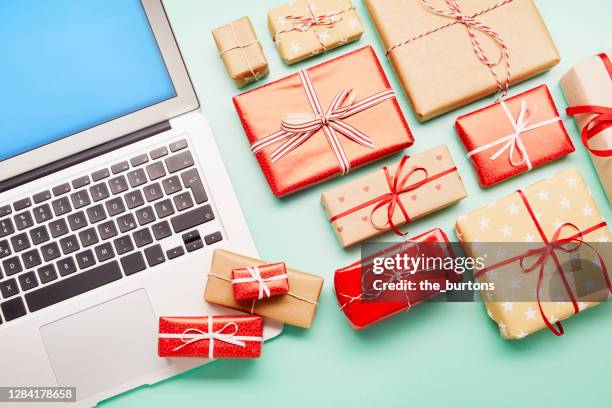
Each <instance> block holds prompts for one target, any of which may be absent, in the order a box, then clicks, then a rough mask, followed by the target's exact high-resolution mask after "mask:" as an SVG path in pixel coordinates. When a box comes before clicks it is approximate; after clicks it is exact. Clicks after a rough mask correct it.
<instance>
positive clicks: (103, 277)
mask: <svg viewBox="0 0 612 408" xmlns="http://www.w3.org/2000/svg"><path fill="white" fill-rule="evenodd" d="M121 277H122V275H121V270H120V269H119V263H118V262H117V261H113V262H109V263H107V264H104V265H100V266H97V267H95V268H93V269H90V270H88V271H85V272H82V273H79V274H77V275H74V276H72V277H70V278H67V279H62V280H60V281H58V282H56V283H53V284H51V285H46V286H43V287H41V288H39V289H36V290H33V291H31V292H28V293H27V294H26V295H25V300H26V303H27V304H28V308H29V309H30V312H35V311H37V310H40V309H43V308H45V307H48V306H51V305H53V304H55V303H58V302H61V301H63V300H66V299H69V298H71V297H74V296H77V295H80V294H81V293H85V292H87V291H90V290H92V289H95V288H98V287H100V286H103V285H106V284H107V283H110V282H113V281H116V280H118V279H121Z"/></svg>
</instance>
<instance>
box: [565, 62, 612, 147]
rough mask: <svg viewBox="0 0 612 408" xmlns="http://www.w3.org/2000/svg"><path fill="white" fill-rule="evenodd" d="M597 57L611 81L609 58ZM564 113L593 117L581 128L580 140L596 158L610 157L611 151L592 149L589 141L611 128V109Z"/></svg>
mask: <svg viewBox="0 0 612 408" xmlns="http://www.w3.org/2000/svg"><path fill="white" fill-rule="evenodd" d="M598 57H599V58H601V61H602V62H603V64H604V67H605V68H606V70H607V71H608V75H610V80H612V62H611V61H610V58H608V56H607V55H606V54H603V53H602V54H598ZM566 112H567V114H568V115H569V116H574V115H583V114H589V115H595V116H594V117H593V118H592V119H591V120H590V121H589V122H588V123H587V124H586V126H584V128H582V132H581V135H580V136H581V139H582V144H583V145H584V147H586V148H587V150H588V151H589V152H591V153H592V154H593V155H595V156H598V157H611V156H612V149H603V150H602V149H593V148H592V147H591V146H590V144H589V140H590V139H592V138H593V137H595V136H596V135H598V134H599V133H601V132H603V131H604V130H606V129H608V128H609V127H612V108H610V107H607V106H596V105H582V106H570V107H569V108H567V109H566Z"/></svg>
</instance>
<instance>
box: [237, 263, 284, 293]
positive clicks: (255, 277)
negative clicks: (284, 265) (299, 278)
mask: <svg viewBox="0 0 612 408" xmlns="http://www.w3.org/2000/svg"><path fill="white" fill-rule="evenodd" d="M246 270H247V271H248V272H249V273H250V274H251V277H250V278H235V279H232V284H236V283H251V282H257V284H258V285H259V295H258V296H257V299H263V297H264V293H265V295H266V297H268V298H269V297H270V288H269V287H268V285H267V284H266V282H273V281H277V280H283V279H287V278H288V277H289V276H288V275H287V274H286V273H284V274H281V275H275V276H270V277H268V278H265V279H264V278H262V277H261V271H260V270H259V267H258V266H247V268H246Z"/></svg>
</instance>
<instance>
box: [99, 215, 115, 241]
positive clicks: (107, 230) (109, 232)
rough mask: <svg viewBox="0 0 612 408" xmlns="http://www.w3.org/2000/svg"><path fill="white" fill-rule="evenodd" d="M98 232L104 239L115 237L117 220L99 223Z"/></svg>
mask: <svg viewBox="0 0 612 408" xmlns="http://www.w3.org/2000/svg"><path fill="white" fill-rule="evenodd" d="M98 232H99V233H100V238H101V239H103V240H106V239H109V238H112V237H114V236H115V235H117V227H115V222H114V221H113V220H110V221H107V222H104V223H102V224H100V225H98Z"/></svg>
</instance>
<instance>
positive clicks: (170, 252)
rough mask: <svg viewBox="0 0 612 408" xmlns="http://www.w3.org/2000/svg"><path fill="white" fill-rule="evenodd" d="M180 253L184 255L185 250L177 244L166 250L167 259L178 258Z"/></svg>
mask: <svg viewBox="0 0 612 408" xmlns="http://www.w3.org/2000/svg"><path fill="white" fill-rule="evenodd" d="M182 255H185V250H184V249H183V247H181V246H177V247H175V248H172V249H169V250H167V251H166V256H167V257H168V259H174V258H178V257H179V256H182Z"/></svg>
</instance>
